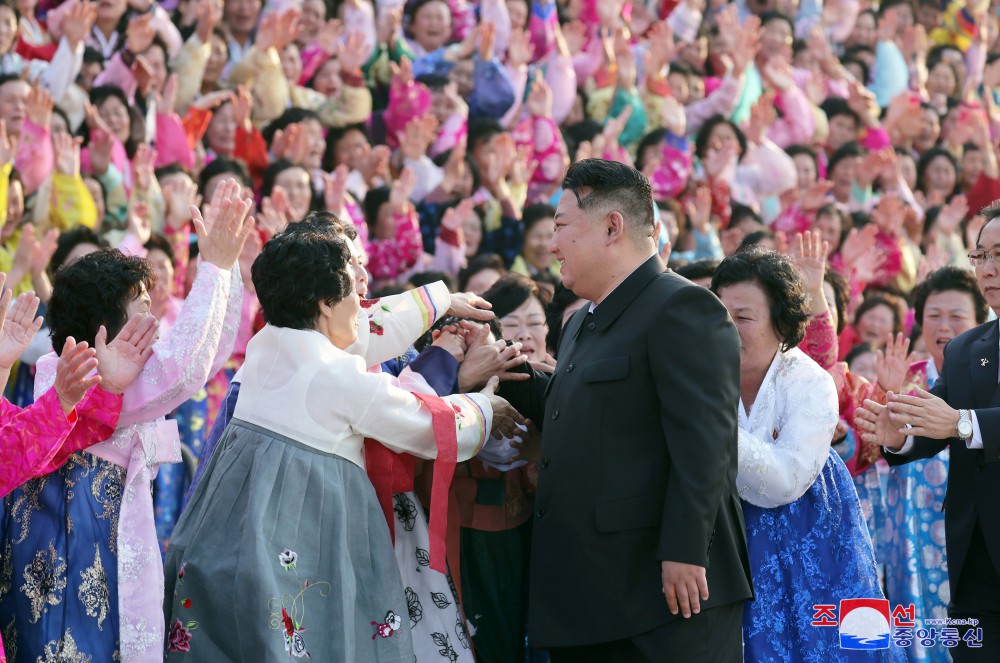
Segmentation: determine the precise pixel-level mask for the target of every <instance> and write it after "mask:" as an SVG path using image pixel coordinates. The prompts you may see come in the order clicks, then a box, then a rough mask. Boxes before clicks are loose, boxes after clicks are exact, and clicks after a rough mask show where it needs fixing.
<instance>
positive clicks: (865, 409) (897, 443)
mask: <svg viewBox="0 0 1000 663" xmlns="http://www.w3.org/2000/svg"><path fill="white" fill-rule="evenodd" d="M887 397H888V398H892V397H893V393H892V392H889V393H888V394H887ZM854 427H855V428H856V429H857V430H858V432H859V433H860V434H861V439H862V440H864V441H865V442H867V443H868V444H881V445H882V446H884V447H885V448H886V449H888V450H890V451H899V450H900V449H902V448H903V445H904V444H906V434H904V433H901V432H900V431H899V427H898V426H896V425H895V424H893V422H892V420H891V419H890V418H889V408H887V407H886V406H884V405H881V404H880V403H876V402H875V401H873V400H869V399H865V402H864V404H863V405H862V407H859V408H858V409H856V410H855V411H854Z"/></svg>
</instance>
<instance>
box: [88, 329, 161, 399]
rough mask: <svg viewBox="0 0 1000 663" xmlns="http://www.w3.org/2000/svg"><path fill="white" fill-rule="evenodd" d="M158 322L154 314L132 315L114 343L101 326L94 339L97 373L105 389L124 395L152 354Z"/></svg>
mask: <svg viewBox="0 0 1000 663" xmlns="http://www.w3.org/2000/svg"><path fill="white" fill-rule="evenodd" d="M158 327H159V323H158V322H157V320H156V318H155V317H154V316H152V315H148V314H146V315H133V316H132V317H131V318H129V321H128V322H126V323H125V326H124V327H122V330H121V331H120V332H118V335H117V336H116V337H115V338H114V340H113V341H111V343H108V342H107V340H108V330H107V329H106V328H105V327H104V325H101V328H100V329H99V330H97V336H96V337H95V338H94V344H95V346H96V350H97V361H98V371H99V372H100V374H101V381H102V382H103V383H104V388H105V389H106V390H108V391H110V392H111V393H113V394H121V393H123V392H124V391H125V389H126V388H127V387H128V386H129V385H130V384H132V383H133V382H135V379H136V378H137V377H139V373H141V372H142V368H143V366H145V365H146V360H147V359H149V356H150V355H151V354H153V343H155V342H156V330H157V328H158Z"/></svg>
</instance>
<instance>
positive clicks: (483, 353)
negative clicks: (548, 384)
mask: <svg viewBox="0 0 1000 663" xmlns="http://www.w3.org/2000/svg"><path fill="white" fill-rule="evenodd" d="M489 335H490V328H489V327H488V326H487V325H482V326H481V327H480V328H479V329H476V330H475V331H472V332H470V333H469V334H468V335H467V336H466V341H467V348H466V351H465V360H464V361H463V362H462V365H461V366H460V367H459V369H458V388H459V391H463V392H467V391H473V390H475V389H479V388H480V387H481V386H482V385H484V384H486V383H487V382H488V381H489V379H490V377H492V376H497V377H499V378H500V379H501V380H528V379H530V378H531V376H530V375H528V374H527V373H511V372H510V371H513V370H514V369H515V368H517V367H518V366H521V365H522V364H524V363H525V362H527V361H528V356H527V355H523V354H521V344H520V343H514V344H513V345H507V342H506V341H504V340H502V339H501V340H498V341H496V342H494V343H488V342H487V339H488V338H489Z"/></svg>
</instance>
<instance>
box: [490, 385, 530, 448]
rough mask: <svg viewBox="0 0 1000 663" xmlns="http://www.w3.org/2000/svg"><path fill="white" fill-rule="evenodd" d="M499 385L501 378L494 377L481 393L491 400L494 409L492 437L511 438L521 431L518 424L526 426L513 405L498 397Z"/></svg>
mask: <svg viewBox="0 0 1000 663" xmlns="http://www.w3.org/2000/svg"><path fill="white" fill-rule="evenodd" d="M499 385H500V378H498V377H497V376H495V375H494V376H493V377H491V378H490V380H489V382H487V383H486V387H484V388H483V390H482V391H481V392H479V393H481V394H483V395H484V396H486V397H487V398H489V399H490V407H491V408H492V409H493V427H492V428H490V435H491V436H492V437H507V438H511V437H514V436H515V435H517V433H518V431H519V430H520V429H519V428H518V424H524V423H525V421H524V417H523V416H521V413H520V412H518V411H517V410H515V409H514V406H513V405H511V404H510V403H508V402H507V401H506V400H504V399H503V398H500V397H499V396H497V387H498V386H499Z"/></svg>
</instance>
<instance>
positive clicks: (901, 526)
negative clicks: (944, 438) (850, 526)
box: [885, 359, 951, 663]
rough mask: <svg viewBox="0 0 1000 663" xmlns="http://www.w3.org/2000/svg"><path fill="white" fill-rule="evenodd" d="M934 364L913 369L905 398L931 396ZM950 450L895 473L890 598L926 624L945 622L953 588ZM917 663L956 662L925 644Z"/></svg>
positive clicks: (912, 650) (916, 651) (912, 654)
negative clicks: (948, 537)
mask: <svg viewBox="0 0 1000 663" xmlns="http://www.w3.org/2000/svg"><path fill="white" fill-rule="evenodd" d="M937 377H938V370H937V367H936V366H935V365H934V360H933V359H929V360H926V361H918V362H916V363H915V364H912V365H911V366H910V369H909V370H908V371H907V373H906V378H905V379H904V380H903V389H902V392H903V393H904V394H912V393H914V392H915V391H916V389H917V387H919V388H921V389H923V390H925V391H930V387H931V385H932V384H933V383H934V381H935V380H937ZM948 457H949V456H948V449H947V448H945V450H944V451H942V452H941V453H939V454H938V455H936V456H934V457H933V458H927V459H925V460H917V461H913V462H912V463H907V464H905V465H897V466H894V467H891V468H890V469H889V486H888V490H887V491H886V499H887V500H888V504H889V520H888V523H887V525H888V526H887V527H886V544H885V545H886V558H885V562H886V575H885V584H886V593H887V594H888V595H889V600H890V601H892V603H893V605H895V604H897V603H898V604H901V605H903V606H904V607H905V606H909V605H910V604H911V603H912V604H913V605H914V606H915V608H916V614H917V615H919V616H920V619H945V618H947V617H948V602H949V601H950V600H951V587H950V586H949V585H948V559H947V555H946V554H945V539H944V511H943V507H944V497H945V493H946V492H947V490H948ZM906 657H907V659H908V660H910V661H911V662H916V661H920V662H923V661H934V662H935V663H947V661H950V660H951V656H950V655H949V654H948V650H947V649H946V648H945V647H944V646H943V645H941V644H936V645H934V646H932V647H924V646H923V645H921V644H920V641H919V640H914V641H913V644H912V645H910V647H908V648H907V650H906Z"/></svg>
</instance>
